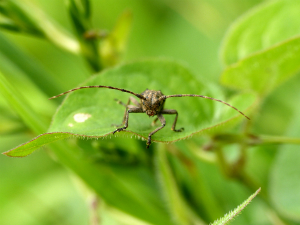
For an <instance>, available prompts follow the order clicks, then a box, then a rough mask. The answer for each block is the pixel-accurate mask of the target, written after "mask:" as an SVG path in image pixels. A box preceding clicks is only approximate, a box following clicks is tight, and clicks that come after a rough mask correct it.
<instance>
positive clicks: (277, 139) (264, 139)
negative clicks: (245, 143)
mask: <svg viewBox="0 0 300 225" xmlns="http://www.w3.org/2000/svg"><path fill="white" fill-rule="evenodd" d="M259 138H260V141H261V144H297V145H299V144H300V138H291V137H282V136H268V135H263V136H260V137H259Z"/></svg>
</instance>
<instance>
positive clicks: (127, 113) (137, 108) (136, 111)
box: [113, 106, 143, 134]
mask: <svg viewBox="0 0 300 225" xmlns="http://www.w3.org/2000/svg"><path fill="white" fill-rule="evenodd" d="M142 112H143V109H142V108H139V107H134V106H133V107H130V108H128V109H127V108H126V113H125V118H124V121H123V123H125V124H124V127H121V128H118V129H116V130H115V131H114V132H113V134H115V133H116V132H120V131H122V130H126V128H127V127H128V118H129V113H142Z"/></svg>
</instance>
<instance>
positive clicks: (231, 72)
mask: <svg viewBox="0 0 300 225" xmlns="http://www.w3.org/2000/svg"><path fill="white" fill-rule="evenodd" d="M299 46H300V37H299V36H298V37H295V38H292V39H289V40H287V41H285V42H282V43H280V44H278V45H275V46H273V47H271V48H269V49H267V50H265V51H262V52H259V53H256V54H254V55H251V56H249V57H247V58H245V59H243V60H241V61H239V62H237V63H235V64H233V65H230V66H228V67H227V68H226V69H225V71H224V72H223V74H222V77H221V81H222V83H223V84H224V85H226V86H229V87H233V88H236V89H240V90H244V91H247V90H251V91H254V92H257V93H259V94H261V95H265V94H268V93H270V92H271V91H272V90H274V89H275V88H276V87H277V86H278V85H280V84H281V83H283V82H284V81H286V80H287V79H289V78H291V77H292V76H293V75H295V74H296V73H297V72H298V71H299V70H300V64H299V61H300V47H299Z"/></svg>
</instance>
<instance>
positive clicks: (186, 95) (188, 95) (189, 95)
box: [160, 94, 250, 120]
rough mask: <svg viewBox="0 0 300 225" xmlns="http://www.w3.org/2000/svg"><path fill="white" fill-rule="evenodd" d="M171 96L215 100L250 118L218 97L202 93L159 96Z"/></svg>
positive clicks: (163, 97)
mask: <svg viewBox="0 0 300 225" xmlns="http://www.w3.org/2000/svg"><path fill="white" fill-rule="evenodd" d="M172 97H200V98H207V99H210V100H213V101H217V102H221V103H223V104H225V105H227V106H229V107H231V108H233V109H234V110H236V111H238V112H239V113H240V114H242V115H243V116H244V117H246V118H247V119H248V120H250V118H249V117H248V116H246V115H245V114H244V113H242V112H241V111H240V110H238V109H237V108H235V107H234V106H232V105H230V104H228V103H227V102H224V101H222V100H219V99H215V98H211V97H207V96H204V95H192V94H183V95H165V96H162V97H160V98H161V99H166V98H172Z"/></svg>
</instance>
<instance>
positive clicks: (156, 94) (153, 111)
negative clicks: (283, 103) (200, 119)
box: [50, 85, 249, 148]
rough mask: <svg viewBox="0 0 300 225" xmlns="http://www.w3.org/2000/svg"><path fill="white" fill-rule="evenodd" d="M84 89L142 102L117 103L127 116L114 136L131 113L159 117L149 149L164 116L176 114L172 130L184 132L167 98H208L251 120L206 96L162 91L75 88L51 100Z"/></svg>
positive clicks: (164, 123)
mask: <svg viewBox="0 0 300 225" xmlns="http://www.w3.org/2000/svg"><path fill="white" fill-rule="evenodd" d="M84 88H109V89H114V90H118V91H122V92H126V93H130V94H132V95H135V96H136V97H138V98H139V99H140V102H138V101H137V100H136V99H135V98H133V97H129V99H128V102H127V104H124V103H123V102H121V101H118V100H117V102H118V103H119V104H121V105H123V106H125V107H126V110H125V114H124V118H123V122H122V125H123V127H121V128H117V129H116V130H115V131H113V134H114V133H116V132H120V131H123V130H126V129H127V127H128V119H129V113H146V114H147V115H148V116H149V117H150V116H151V117H153V116H157V118H156V119H155V120H154V122H155V121H156V120H157V119H159V121H160V122H161V126H160V127H158V128H156V129H155V130H153V131H152V132H151V133H149V135H148V139H147V148H149V146H150V144H151V137H152V135H153V134H155V133H156V132H157V131H159V130H161V129H162V128H163V127H164V126H165V125H166V120H165V118H164V117H163V114H175V115H176V116H175V120H174V122H173V125H172V128H171V130H173V131H175V132H181V131H183V130H184V128H180V129H178V130H176V129H175V127H176V122H177V118H178V112H177V111H176V110H175V109H164V104H165V101H166V99H167V98H171V97H200V98H207V99H210V100H213V101H218V102H221V103H223V104H225V105H227V106H229V107H231V108H233V109H234V110H236V111H238V112H239V113H240V114H242V115H243V116H245V117H246V118H247V119H249V117H247V116H246V115H245V114H244V113H242V112H241V111H239V110H238V109H237V108H235V107H233V106H231V105H229V104H228V103H227V102H224V101H221V100H219V99H215V98H211V97H207V96H204V95H194V94H179V95H164V94H163V93H162V92H161V91H155V90H148V89H146V90H145V91H144V92H142V93H141V94H137V93H134V92H132V91H128V90H125V89H121V88H115V87H111V86H101V85H96V86H83V87H78V88H74V89H71V90H69V91H66V92H64V93H61V94H59V95H56V96H53V97H51V98H50V99H52V98H57V97H60V96H62V95H64V94H67V93H69V92H72V91H76V90H79V89H84ZM131 102H132V103H133V105H131V104H130V103H131Z"/></svg>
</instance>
